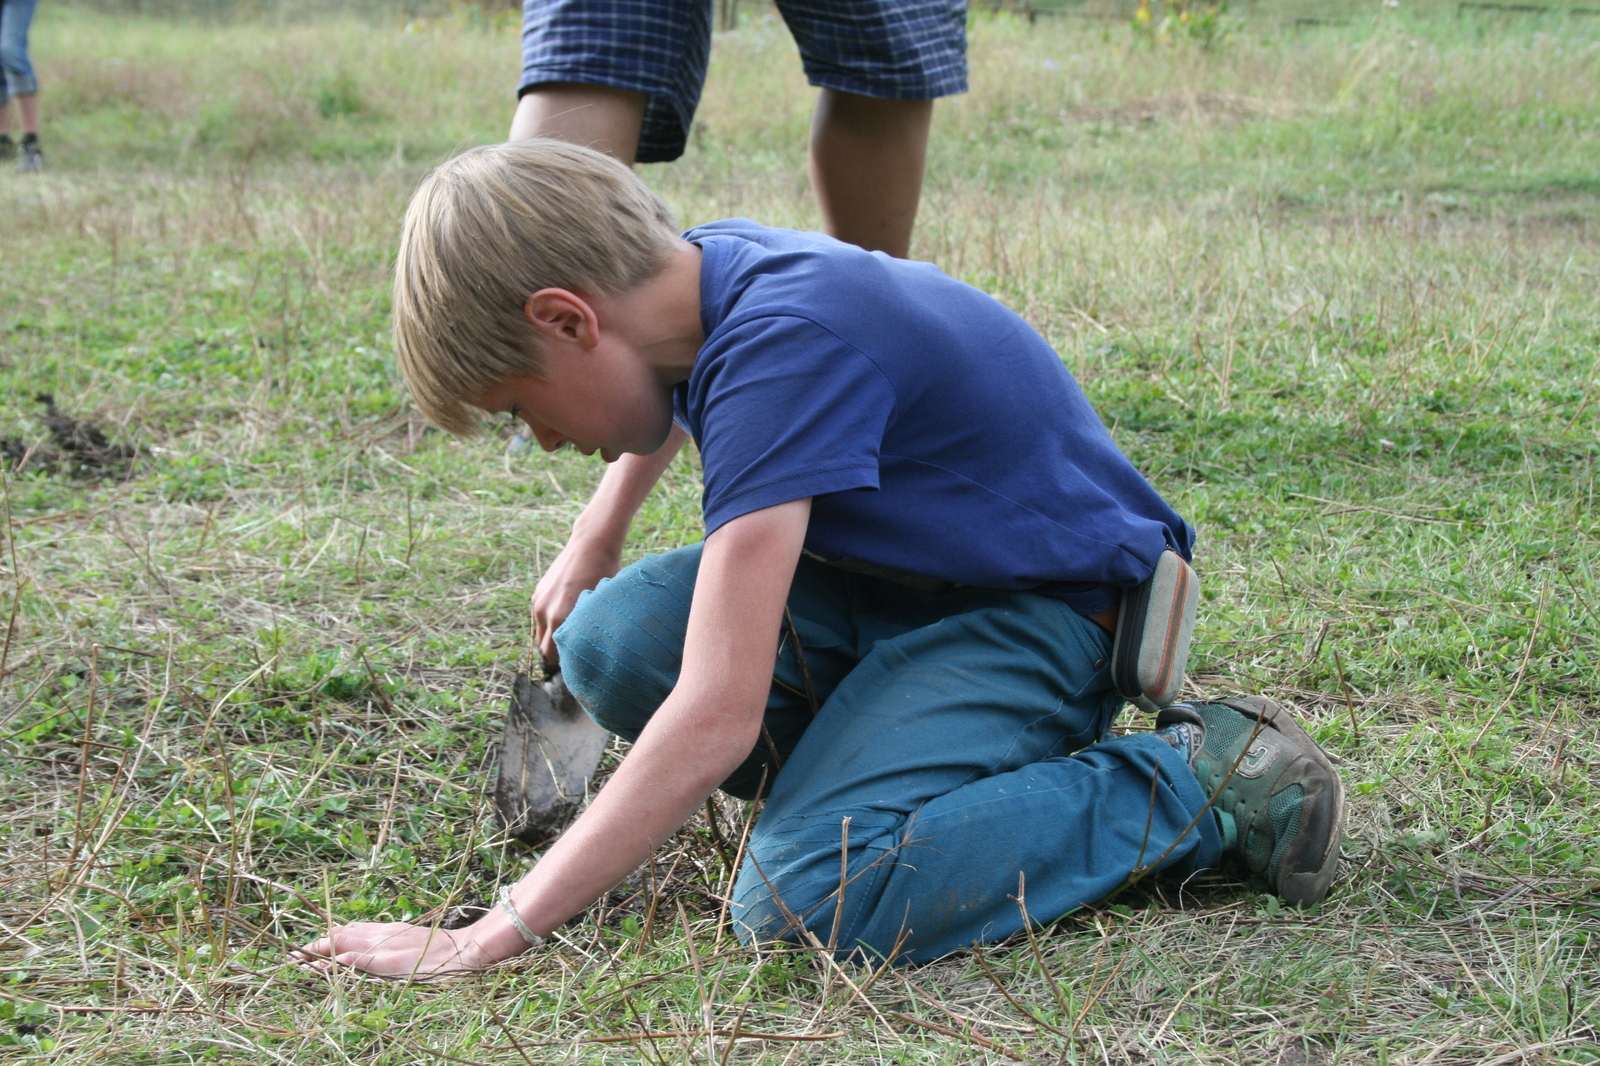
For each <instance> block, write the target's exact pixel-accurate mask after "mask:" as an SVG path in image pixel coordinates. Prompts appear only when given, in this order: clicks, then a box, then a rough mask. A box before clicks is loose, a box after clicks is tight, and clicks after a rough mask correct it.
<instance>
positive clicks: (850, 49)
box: [519, 0, 967, 163]
mask: <svg viewBox="0 0 1600 1066" xmlns="http://www.w3.org/2000/svg"><path fill="white" fill-rule="evenodd" d="M711 5H712V0H524V3H523V9H522V81H521V86H520V89H519V94H520V92H523V91H526V90H528V89H530V88H532V87H533V86H535V85H539V84H541V83H543V82H550V81H570V82H578V83H581V84H586V85H611V86H614V87H616V88H619V89H631V90H633V91H634V92H641V93H645V94H646V95H647V96H649V98H650V100H649V102H648V103H647V104H646V105H645V113H644V129H643V131H642V133H641V135H640V138H639V156H638V160H639V162H641V163H663V162H668V161H670V160H673V159H676V158H678V156H680V155H682V154H683V146H684V142H685V141H686V140H687V138H688V133H689V123H690V122H691V121H692V120H693V119H694V110H695V106H696V105H697V104H699V102H700V89H701V86H702V85H704V83H705V77H706V62H707V60H708V59H709V57H710V53H711ZM778 10H779V12H780V13H781V14H782V15H783V20H784V22H785V23H787V24H788V26H789V32H790V33H792V34H793V35H794V39H795V43H796V44H798V45H799V46H800V58H801V60H802V62H803V63H804V65H805V71H806V77H807V79H808V80H809V81H810V82H811V84H812V85H816V86H819V87H821V88H826V89H838V90H840V91H842V92H848V93H857V94H859V95H862V96H876V97H879V98H882V99H888V100H931V99H933V98H934V97H938V96H949V95H952V94H954V93H961V92H966V90H967V35H966V30H967V5H966V0H778Z"/></svg>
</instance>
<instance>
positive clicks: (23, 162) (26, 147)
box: [17, 133, 44, 174]
mask: <svg viewBox="0 0 1600 1066" xmlns="http://www.w3.org/2000/svg"><path fill="white" fill-rule="evenodd" d="M17 169H18V170H20V171H22V172H23V173H24V174H37V173H39V171H41V170H43V169H44V152H43V151H42V150H41V149H40V148H39V135H38V134H37V133H26V134H23V137H22V158H21V159H19V160H17Z"/></svg>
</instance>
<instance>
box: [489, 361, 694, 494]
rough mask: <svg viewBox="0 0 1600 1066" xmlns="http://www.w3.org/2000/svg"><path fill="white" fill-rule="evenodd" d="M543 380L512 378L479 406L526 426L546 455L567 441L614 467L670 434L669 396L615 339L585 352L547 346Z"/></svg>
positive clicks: (645, 365)
mask: <svg viewBox="0 0 1600 1066" xmlns="http://www.w3.org/2000/svg"><path fill="white" fill-rule="evenodd" d="M544 364H545V373H544V376H542V377H533V376H532V375H525V376H522V377H515V378H512V379H511V380H510V381H507V382H506V383H505V384H503V385H499V386H497V387H495V388H493V389H490V390H489V392H488V393H487V394H485V395H484V396H483V397H482V399H481V401H480V402H479V404H478V406H480V407H482V408H483V409H484V410H485V411H489V412H491V413H499V412H502V411H504V412H508V413H510V414H511V415H513V416H515V417H517V418H520V419H521V420H522V421H523V422H525V423H527V425H528V428H529V429H530V430H532V431H533V436H534V439H535V440H537V441H538V442H539V446H540V447H541V448H543V449H544V450H545V451H547V452H553V451H555V450H556V449H557V448H559V447H561V446H562V445H563V444H571V445H572V446H573V447H574V448H575V449H577V450H578V451H580V452H582V453H583V454H584V455H593V454H594V453H595V452H597V451H598V452H599V453H600V456H601V458H603V459H604V460H605V461H606V462H608V463H614V462H616V461H617V458H618V457H619V456H620V455H622V453H624V452H632V453H634V454H636V455H649V454H651V453H653V452H655V451H656V450H658V449H659V448H660V447H661V445H662V444H663V443H665V441H666V439H667V434H668V433H669V432H670V431H671V429H672V393H671V391H670V390H669V389H667V388H666V387H665V386H664V385H663V384H662V382H661V380H660V378H659V377H658V375H657V374H656V373H655V371H654V370H653V369H652V368H651V366H650V365H649V363H648V362H647V361H646V360H645V359H644V358H643V357H642V356H641V355H640V354H639V353H637V352H635V351H633V350H631V348H630V347H629V346H628V345H627V344H626V343H624V342H623V341H621V340H620V339H618V338H615V337H605V338H603V339H601V340H599V342H598V343H596V344H595V345H594V346H592V347H587V348H586V347H580V346H578V345H573V344H551V345H549V346H547V348H546V349H545V352H544Z"/></svg>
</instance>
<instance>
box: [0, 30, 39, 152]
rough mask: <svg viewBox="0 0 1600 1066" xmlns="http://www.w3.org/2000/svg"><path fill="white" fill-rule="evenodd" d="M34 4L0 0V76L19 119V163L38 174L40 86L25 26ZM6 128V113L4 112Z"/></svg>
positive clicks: (7, 124)
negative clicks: (20, 121) (20, 124)
mask: <svg viewBox="0 0 1600 1066" xmlns="http://www.w3.org/2000/svg"><path fill="white" fill-rule="evenodd" d="M34 3H35V0H0V75H3V76H4V78H5V93H4V95H5V96H10V97H14V98H15V99H16V101H17V111H18V113H19V115H20V117H21V119H22V151H23V159H22V163H23V166H24V168H25V169H28V170H37V169H38V167H39V164H40V163H41V162H42V161H43V158H44V157H43V155H42V154H41V153H40V152H39V100H38V92H39V83H38V81H37V80H36V79H35V78H34V76H33V64H32V62H30V61H29V59H28V25H29V23H31V22H32V21H33V7H34ZM6 118H7V122H6V126H7V127H9V124H10V123H9V109H6Z"/></svg>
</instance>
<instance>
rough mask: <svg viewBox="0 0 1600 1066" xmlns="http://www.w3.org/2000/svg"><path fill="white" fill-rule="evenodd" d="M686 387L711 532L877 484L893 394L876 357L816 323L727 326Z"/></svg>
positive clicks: (759, 321) (763, 320) (767, 319)
mask: <svg viewBox="0 0 1600 1066" xmlns="http://www.w3.org/2000/svg"><path fill="white" fill-rule="evenodd" d="M687 386H688V388H687V393H686V395H685V396H684V404H683V407H684V414H685V415H686V416H687V417H686V422H687V428H688V429H689V431H690V432H691V433H692V434H693V435H694V438H695V442H696V444H698V445H699V448H700V460H701V467H702V471H703V478H704V483H705V493H704V510H705V525H706V534H707V535H708V536H709V535H710V534H711V533H712V532H714V531H715V530H716V529H717V528H719V527H720V526H722V525H724V524H726V523H727V522H729V521H731V520H732V519H735V518H738V517H739V516H740V515H744V514H749V513H750V512H752V511H759V510H761V509H762V508H765V507H773V506H776V505H778V504H780V503H788V502H790V501H791V500H799V499H804V498H806V497H808V496H822V495H825V494H827V493H831V492H846V491H849V490H852V489H877V488H878V462H879V453H880V451H881V449H882V446H883V436H884V431H885V427H886V426H887V425H888V424H889V421H890V417H891V415H892V414H893V412H894V408H895V394H894V389H893V388H892V387H891V386H890V384H889V381H888V380H887V379H886V378H885V377H884V375H883V373H882V372H881V371H880V370H879V369H878V367H877V366H876V365H875V364H874V363H873V362H872V360H871V359H869V358H868V357H867V356H866V355H864V354H863V353H861V352H860V351H858V350H856V349H855V348H854V347H852V346H851V345H849V344H846V343H845V342H843V341H842V340H840V339H839V338H838V337H836V336H835V335H834V334H833V333H831V332H829V331H828V330H826V329H824V328H823V327H821V326H819V325H817V324H816V323H814V322H812V321H810V320H809V319H805V318H801V317H796V316H788V315H772V316H763V317H760V318H754V319H749V320H746V321H743V322H738V323H729V324H728V326H727V327H726V328H724V329H719V330H717V331H716V332H715V333H714V334H713V335H712V336H711V337H709V338H707V342H706V344H705V345H704V346H703V347H702V348H701V350H700V355H699V358H698V359H697V360H696V363H695V369H694V373H693V375H692V376H691V377H690V379H689V381H688V383H687Z"/></svg>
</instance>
